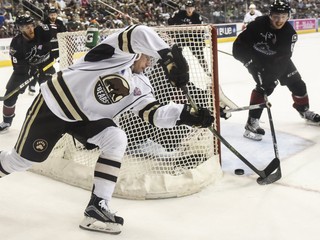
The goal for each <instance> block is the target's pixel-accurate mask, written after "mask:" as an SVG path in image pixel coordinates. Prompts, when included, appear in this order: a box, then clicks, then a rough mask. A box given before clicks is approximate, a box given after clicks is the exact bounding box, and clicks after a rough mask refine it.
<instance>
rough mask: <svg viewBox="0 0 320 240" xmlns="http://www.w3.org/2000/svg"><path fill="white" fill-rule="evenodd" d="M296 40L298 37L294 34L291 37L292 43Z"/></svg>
mask: <svg viewBox="0 0 320 240" xmlns="http://www.w3.org/2000/svg"><path fill="white" fill-rule="evenodd" d="M297 40H298V35H297V34H294V35H292V42H296V41H297Z"/></svg>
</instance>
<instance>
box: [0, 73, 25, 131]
mask: <svg viewBox="0 0 320 240" xmlns="http://www.w3.org/2000/svg"><path fill="white" fill-rule="evenodd" d="M24 80H26V78H25V76H21V75H18V74H14V73H13V74H12V75H11V77H10V79H9V81H8V83H7V86H6V93H5V95H8V94H9V93H11V92H12V91H13V90H14V89H15V88H17V87H18V86H19V85H20V84H21V83H22V82H23V81H24ZM24 91H25V88H23V89H21V90H20V91H19V92H17V93H16V94H13V95H12V96H11V97H10V98H8V99H6V100H5V101H4V102H3V109H2V115H3V122H2V123H0V133H5V132H6V131H7V130H9V128H10V126H11V124H12V121H13V118H14V116H15V109H16V102H17V100H18V97H19V94H20V93H23V92H24Z"/></svg>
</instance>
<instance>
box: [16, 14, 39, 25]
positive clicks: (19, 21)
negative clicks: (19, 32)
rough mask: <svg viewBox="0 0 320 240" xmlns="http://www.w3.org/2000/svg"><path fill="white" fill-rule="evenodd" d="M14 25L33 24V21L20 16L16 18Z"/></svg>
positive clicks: (27, 17)
mask: <svg viewBox="0 0 320 240" xmlns="http://www.w3.org/2000/svg"><path fill="white" fill-rule="evenodd" d="M15 24H16V25H17V26H23V25H28V24H34V19H33V18H32V17H30V16H26V15H20V16H18V17H17V19H16V21H15Z"/></svg>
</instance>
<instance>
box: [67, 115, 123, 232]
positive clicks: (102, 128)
mask: <svg viewBox="0 0 320 240" xmlns="http://www.w3.org/2000/svg"><path fill="white" fill-rule="evenodd" d="M80 124H81V123H80ZM77 129H80V128H79V124H76V125H75V127H74V128H73V129H72V132H73V135H74V136H75V138H76V139H78V140H79V141H80V142H82V143H84V144H85V145H86V146H87V147H88V144H89V146H90V147H93V146H98V147H99V149H100V156H99V158H98V160H97V163H96V166H95V169H94V181H93V182H94V186H93V190H92V195H91V199H90V201H89V203H88V205H87V207H86V209H85V212H84V219H83V221H82V222H81V223H80V228H82V229H87V230H92V231H99V232H106V233H111V234H119V233H120V232H121V226H122V225H123V218H122V217H119V216H116V215H115V214H114V213H112V212H111V211H110V209H109V202H110V200H111V198H112V194H113V192H114V188H115V185H116V182H117V178H118V175H119V172H120V167H121V161H122V159H123V156H124V153H125V150H126V147H127V136H126V134H125V132H124V131H123V130H121V129H120V128H118V127H117V126H116V125H115V124H114V122H113V121H112V120H110V119H102V120H99V121H95V122H88V123H83V124H82V126H81V131H78V130H77Z"/></svg>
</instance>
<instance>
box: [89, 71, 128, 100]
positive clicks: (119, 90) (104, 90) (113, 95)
mask: <svg viewBox="0 0 320 240" xmlns="http://www.w3.org/2000/svg"><path fill="white" fill-rule="evenodd" d="M129 92H130V86H129V84H128V82H127V81H126V80H125V79H124V78H123V77H121V76H119V75H117V74H112V75H107V76H103V77H100V79H99V81H98V82H97V84H96V86H95V88H94V93H95V97H96V99H97V101H98V102H99V103H102V104H112V103H115V102H119V101H120V100H121V99H123V98H124V97H125V96H128V95H129Z"/></svg>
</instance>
